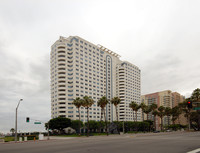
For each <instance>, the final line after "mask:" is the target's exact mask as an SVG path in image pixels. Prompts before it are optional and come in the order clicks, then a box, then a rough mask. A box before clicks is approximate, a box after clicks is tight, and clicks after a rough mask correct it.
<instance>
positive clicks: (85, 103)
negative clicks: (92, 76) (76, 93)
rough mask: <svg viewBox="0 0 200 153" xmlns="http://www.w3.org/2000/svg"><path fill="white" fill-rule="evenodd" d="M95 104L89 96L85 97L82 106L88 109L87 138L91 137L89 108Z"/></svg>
mask: <svg viewBox="0 0 200 153" xmlns="http://www.w3.org/2000/svg"><path fill="white" fill-rule="evenodd" d="M93 104H94V100H93V99H92V98H90V97H88V96H84V97H83V101H82V106H83V107H85V108H86V109H87V122H88V124H87V129H88V130H87V136H88V137H89V131H90V124H89V108H90V107H91V106H92V105H93Z"/></svg>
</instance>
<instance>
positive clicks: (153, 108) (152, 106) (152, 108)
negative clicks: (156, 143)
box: [150, 103, 158, 127]
mask: <svg viewBox="0 0 200 153" xmlns="http://www.w3.org/2000/svg"><path fill="white" fill-rule="evenodd" d="M157 108H158V105H157V104H154V103H153V104H151V105H150V110H151V112H153V111H155V110H156V109H157ZM152 114H153V113H152ZM152 116H153V115H152ZM153 120H154V122H153V124H154V127H155V126H156V125H155V124H156V117H155V116H153Z"/></svg>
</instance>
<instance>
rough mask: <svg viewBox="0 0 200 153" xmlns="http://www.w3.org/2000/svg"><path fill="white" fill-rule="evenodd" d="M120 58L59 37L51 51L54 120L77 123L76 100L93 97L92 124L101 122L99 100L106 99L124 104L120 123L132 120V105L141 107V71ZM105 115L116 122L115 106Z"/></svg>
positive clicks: (77, 40) (74, 39) (83, 42)
mask: <svg viewBox="0 0 200 153" xmlns="http://www.w3.org/2000/svg"><path fill="white" fill-rule="evenodd" d="M119 57H120V56H119V55H118V54H116V53H114V52H112V51H111V50H109V49H107V48H105V47H103V46H101V45H94V44H92V43H90V42H88V41H86V40H84V39H82V38H80V37H78V36H70V37H68V38H65V37H60V39H59V40H57V41H56V42H55V43H54V44H53V45H52V47H51V117H52V118H55V117H58V116H61V117H67V118H70V119H73V120H76V119H78V118H79V116H78V110H77V108H76V107H75V106H74V105H73V104H72V102H73V99H75V98H76V97H83V96H90V97H92V98H93V99H94V101H95V103H94V105H93V106H92V107H91V108H90V120H96V121H99V120H100V116H101V109H100V108H99V107H98V106H97V101H98V99H99V98H101V97H102V96H106V97H107V98H108V99H109V100H110V99H112V98H113V97H115V96H118V97H120V98H121V100H122V101H121V104H120V105H119V107H118V112H119V119H120V120H133V115H132V112H131V110H130V108H129V107H128V106H129V103H130V102H131V101H135V102H137V103H138V104H139V103H140V70H139V68H138V67H136V66H135V65H133V64H131V63H129V62H123V61H121V60H120V59H119ZM80 111H81V119H82V121H84V122H85V121H86V120H87V113H86V110H85V108H83V107H81V109H80ZM106 113H107V119H108V120H109V121H113V120H116V113H115V108H114V106H113V105H112V104H109V105H108V106H107V108H106ZM138 116H140V113H138ZM138 118H139V117H138Z"/></svg>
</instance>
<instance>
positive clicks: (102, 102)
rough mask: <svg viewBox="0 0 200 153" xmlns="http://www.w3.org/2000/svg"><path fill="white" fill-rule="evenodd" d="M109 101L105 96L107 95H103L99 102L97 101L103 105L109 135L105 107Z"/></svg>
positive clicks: (100, 105)
mask: <svg viewBox="0 0 200 153" xmlns="http://www.w3.org/2000/svg"><path fill="white" fill-rule="evenodd" d="M108 103H109V101H108V99H107V98H106V97H105V96H103V97H101V98H100V99H99V100H98V102H97V105H98V106H99V107H101V110H102V111H103V114H104V119H105V123H106V133H107V136H108V125H107V120H106V111H105V107H106V105H107V104H108ZM101 119H102V117H101Z"/></svg>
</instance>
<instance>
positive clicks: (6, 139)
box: [0, 137, 15, 142]
mask: <svg viewBox="0 0 200 153" xmlns="http://www.w3.org/2000/svg"><path fill="white" fill-rule="evenodd" d="M0 139H4V141H5V142H9V141H15V137H4V138H0Z"/></svg>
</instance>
